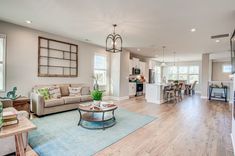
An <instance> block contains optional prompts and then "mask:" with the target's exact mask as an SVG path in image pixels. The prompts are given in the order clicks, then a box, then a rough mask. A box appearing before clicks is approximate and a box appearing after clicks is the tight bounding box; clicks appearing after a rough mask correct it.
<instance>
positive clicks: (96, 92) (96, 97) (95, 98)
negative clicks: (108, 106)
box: [91, 90, 103, 105]
mask: <svg viewBox="0 0 235 156" xmlns="http://www.w3.org/2000/svg"><path fill="white" fill-rule="evenodd" d="M91 97H92V99H93V101H94V104H95V105H99V104H100V101H101V100H102V97H103V92H102V91H99V90H93V91H92V92H91Z"/></svg>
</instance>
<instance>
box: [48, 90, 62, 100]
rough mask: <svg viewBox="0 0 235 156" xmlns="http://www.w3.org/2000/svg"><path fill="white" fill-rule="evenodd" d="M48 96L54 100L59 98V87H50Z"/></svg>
mask: <svg viewBox="0 0 235 156" xmlns="http://www.w3.org/2000/svg"><path fill="white" fill-rule="evenodd" d="M49 94H50V98H54V99H58V98H61V93H60V88H59V87H50V88H49Z"/></svg>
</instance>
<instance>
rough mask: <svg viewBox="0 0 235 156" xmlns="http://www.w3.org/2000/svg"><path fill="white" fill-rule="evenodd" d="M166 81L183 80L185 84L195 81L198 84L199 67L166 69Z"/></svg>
mask: <svg viewBox="0 0 235 156" xmlns="http://www.w3.org/2000/svg"><path fill="white" fill-rule="evenodd" d="M167 70H168V71H167V72H168V74H167V79H168V80H185V81H187V83H193V82H194V81H197V82H198V83H199V66H197V65H193V66H179V67H176V66H169V67H168V68H167Z"/></svg>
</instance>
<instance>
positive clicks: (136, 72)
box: [132, 68, 140, 75]
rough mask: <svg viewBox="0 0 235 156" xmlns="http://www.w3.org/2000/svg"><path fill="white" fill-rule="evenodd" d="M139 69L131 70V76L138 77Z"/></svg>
mask: <svg viewBox="0 0 235 156" xmlns="http://www.w3.org/2000/svg"><path fill="white" fill-rule="evenodd" d="M139 74H140V69H139V68H132V75H139Z"/></svg>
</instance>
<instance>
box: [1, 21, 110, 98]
mask: <svg viewBox="0 0 235 156" xmlns="http://www.w3.org/2000/svg"><path fill="white" fill-rule="evenodd" d="M0 33H1V34H6V35H7V56H6V58H7V59H6V90H10V89H12V87H13V86H17V87H18V94H21V95H25V96H27V95H28V93H29V92H30V90H31V88H32V87H33V86H34V85H38V84H54V83H87V84H89V85H91V86H92V84H93V80H92V78H91V76H92V75H93V66H94V54H95V53H102V54H105V55H107V56H108V57H109V53H107V52H105V49H104V48H102V47H99V46H96V45H92V44H88V43H85V42H81V41H77V40H73V39H69V38H65V37H61V36H58V35H54V34H50V33H46V32H41V31H37V30H33V29H29V28H26V27H21V26H18V25H14V24H10V23H5V22H2V21H0ZM38 36H43V37H48V38H52V39H56V40H61V41H66V42H71V43H74V44H77V45H78V46H79V55H78V74H79V76H78V77H76V78H45V77H37V64H38V62H37V59H38ZM2 94H4V93H2Z"/></svg>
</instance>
